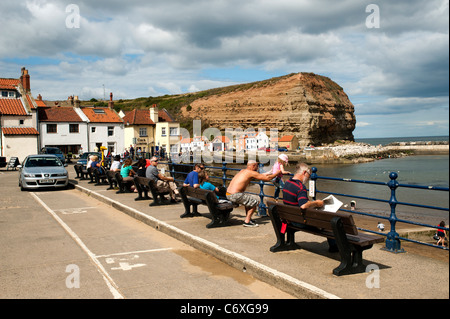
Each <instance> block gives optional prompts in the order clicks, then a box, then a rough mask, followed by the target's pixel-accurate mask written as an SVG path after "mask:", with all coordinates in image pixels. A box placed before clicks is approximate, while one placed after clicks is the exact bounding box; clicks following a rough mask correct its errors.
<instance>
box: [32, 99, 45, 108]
mask: <svg viewBox="0 0 450 319" xmlns="http://www.w3.org/2000/svg"><path fill="white" fill-rule="evenodd" d="M34 101H35V102H36V105H37V106H38V107H46V106H47V105H46V104H45V103H44V101H42V100H34Z"/></svg>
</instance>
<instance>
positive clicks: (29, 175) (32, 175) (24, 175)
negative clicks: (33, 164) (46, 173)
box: [23, 174, 36, 177]
mask: <svg viewBox="0 0 450 319" xmlns="http://www.w3.org/2000/svg"><path fill="white" fill-rule="evenodd" d="M23 177H36V175H35V174H23Z"/></svg>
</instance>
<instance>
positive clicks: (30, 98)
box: [26, 94, 36, 110]
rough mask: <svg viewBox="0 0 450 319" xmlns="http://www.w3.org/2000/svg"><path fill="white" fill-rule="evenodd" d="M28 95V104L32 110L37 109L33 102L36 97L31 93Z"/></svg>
mask: <svg viewBox="0 0 450 319" xmlns="http://www.w3.org/2000/svg"><path fill="white" fill-rule="evenodd" d="M26 97H27V101H28V104H29V105H30V107H31V109H32V110H34V109H36V107H35V106H34V104H33V100H34V99H33V98H32V97H31V95H30V94H27V95H26Z"/></svg>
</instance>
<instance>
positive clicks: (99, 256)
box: [95, 248, 172, 258]
mask: <svg viewBox="0 0 450 319" xmlns="http://www.w3.org/2000/svg"><path fill="white" fill-rule="evenodd" d="M167 250H172V248H158V249H149V250H137V251H129V252H124V253H115V254H108V255H96V256H95V257H97V258H101V257H110V256H123V255H131V254H138V253H139V254H142V253H153V252H159V251H167Z"/></svg>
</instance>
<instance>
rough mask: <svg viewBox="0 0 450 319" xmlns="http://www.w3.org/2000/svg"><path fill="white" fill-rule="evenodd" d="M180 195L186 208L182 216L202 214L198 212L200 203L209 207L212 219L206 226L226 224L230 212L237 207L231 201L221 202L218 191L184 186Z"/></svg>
mask: <svg viewBox="0 0 450 319" xmlns="http://www.w3.org/2000/svg"><path fill="white" fill-rule="evenodd" d="M180 195H181V199H182V201H183V204H184V208H185V212H184V214H182V215H181V216H180V217H181V218H185V217H194V216H202V215H201V214H199V212H198V208H197V207H198V205H206V206H207V207H208V209H209V213H210V214H211V219H212V221H211V222H210V223H209V224H208V225H206V228H213V227H218V226H225V225H226V224H227V221H228V219H229V217H230V213H231V212H232V211H233V209H234V208H235V207H237V206H236V205H235V204H233V203H231V202H225V203H219V200H218V199H217V196H216V193H215V192H214V191H210V190H206V189H201V188H194V187H191V186H183V187H181V188H180ZM191 206H192V212H191Z"/></svg>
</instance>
